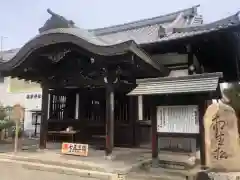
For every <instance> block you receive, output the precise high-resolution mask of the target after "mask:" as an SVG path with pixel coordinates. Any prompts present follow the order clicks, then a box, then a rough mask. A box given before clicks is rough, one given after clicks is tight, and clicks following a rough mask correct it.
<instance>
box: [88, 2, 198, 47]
mask: <svg viewBox="0 0 240 180" xmlns="http://www.w3.org/2000/svg"><path fill="white" fill-rule="evenodd" d="M197 7H198V6H194V7H192V8H188V9H184V10H181V11H177V12H174V13H171V14H167V15H164V16H159V17H155V18H151V19H145V20H141V21H136V22H132V23H128V24H123V25H118V26H112V27H107V28H101V29H95V30H89V31H90V32H93V33H94V34H95V35H96V36H98V37H100V38H102V39H105V40H106V41H113V42H116V43H121V42H124V41H128V40H134V41H135V42H136V43H137V44H145V43H151V42H155V41H157V40H158V39H159V29H160V27H168V26H169V25H170V26H176V27H186V26H189V25H190V22H192V19H193V18H194V17H195V16H197V15H198V14H197ZM179 17H181V19H179ZM176 19H179V20H178V21H176Z"/></svg>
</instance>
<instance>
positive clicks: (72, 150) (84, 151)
mask: <svg viewBox="0 0 240 180" xmlns="http://www.w3.org/2000/svg"><path fill="white" fill-rule="evenodd" d="M62 153H63V154H69V155H75V156H88V144H76V143H62Z"/></svg>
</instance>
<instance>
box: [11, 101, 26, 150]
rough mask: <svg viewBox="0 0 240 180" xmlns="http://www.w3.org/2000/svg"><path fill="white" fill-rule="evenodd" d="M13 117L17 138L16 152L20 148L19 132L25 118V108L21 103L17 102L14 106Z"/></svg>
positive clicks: (15, 141) (15, 142)
mask: <svg viewBox="0 0 240 180" xmlns="http://www.w3.org/2000/svg"><path fill="white" fill-rule="evenodd" d="M11 119H12V120H14V121H15V124H16V130H15V140H14V152H17V149H18V134H19V128H20V123H21V122H22V121H23V119H24V108H23V107H22V106H21V105H20V104H16V105H14V106H13V110H12V115H11Z"/></svg>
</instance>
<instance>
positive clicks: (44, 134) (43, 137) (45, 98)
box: [39, 83, 49, 149]
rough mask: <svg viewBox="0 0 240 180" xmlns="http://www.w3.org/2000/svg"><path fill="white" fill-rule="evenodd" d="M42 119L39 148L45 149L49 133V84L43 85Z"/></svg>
mask: <svg viewBox="0 0 240 180" xmlns="http://www.w3.org/2000/svg"><path fill="white" fill-rule="evenodd" d="M41 85H42V117H41V126H40V142H39V148H40V149H45V148H46V144H47V132H48V119H47V118H48V98H49V96H48V92H49V88H48V84H47V83H42V84H41Z"/></svg>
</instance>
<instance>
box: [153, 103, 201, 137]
mask: <svg viewBox="0 0 240 180" xmlns="http://www.w3.org/2000/svg"><path fill="white" fill-rule="evenodd" d="M198 117H199V113H198V106H197V105H187V106H158V107H157V131H158V132H165V133H193V134H197V133H199V118H198Z"/></svg>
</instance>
